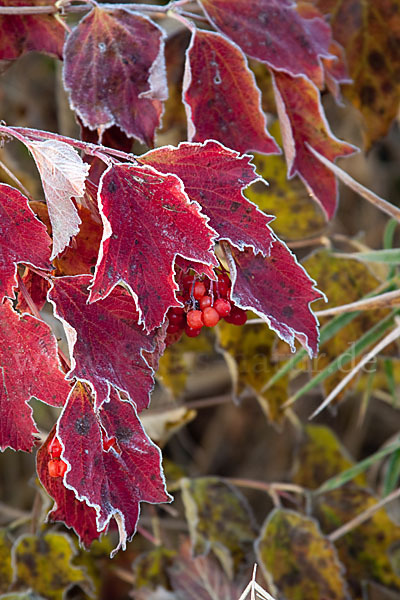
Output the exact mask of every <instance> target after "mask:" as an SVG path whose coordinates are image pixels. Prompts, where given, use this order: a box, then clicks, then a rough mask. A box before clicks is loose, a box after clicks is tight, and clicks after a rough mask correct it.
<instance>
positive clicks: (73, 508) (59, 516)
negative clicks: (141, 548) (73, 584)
mask: <svg viewBox="0 0 400 600" xmlns="http://www.w3.org/2000/svg"><path fill="white" fill-rule="evenodd" d="M55 433H56V428H55V426H54V427H53V429H52V430H51V432H50V433H49V435H48V437H47V440H46V441H45V443H44V444H43V445H42V446H41V447H40V448H39V450H38V452H37V455H36V468H37V474H38V477H39V479H40V482H41V484H42V485H43V487H44V488H45V490H46V492H47V493H48V494H49V495H50V496H51V497H52V498H53V500H54V506H53V508H52V509H51V511H50V512H49V514H48V515H47V520H49V521H62V522H63V523H65V525H66V526H67V527H72V529H73V530H74V531H75V533H76V534H77V535H78V536H79V538H80V541H81V542H82V543H83V544H84V545H85V546H86V547H88V546H90V544H91V543H92V542H93V540H96V539H97V538H99V537H100V535H101V532H100V531H97V526H96V511H95V509H94V508H93V507H91V506H88V505H87V504H86V502H80V501H79V500H77V498H76V497H75V494H74V492H73V491H72V490H70V489H68V488H66V487H65V485H64V483H63V478H62V477H50V475H49V469H48V466H47V465H48V462H49V460H50V458H51V457H50V454H49V446H50V444H51V442H52V441H53V438H54V436H55Z"/></svg>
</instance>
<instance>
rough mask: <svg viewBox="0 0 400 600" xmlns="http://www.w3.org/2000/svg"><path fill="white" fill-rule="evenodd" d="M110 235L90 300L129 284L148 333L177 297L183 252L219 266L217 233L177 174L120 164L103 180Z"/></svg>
mask: <svg viewBox="0 0 400 600" xmlns="http://www.w3.org/2000/svg"><path fill="white" fill-rule="evenodd" d="M99 189H100V198H101V203H102V216H103V222H104V235H103V241H102V245H101V249H100V254H99V260H98V263H97V266H96V272H95V278H94V283H93V288H92V290H91V295H90V301H95V300H99V299H100V298H103V297H105V296H107V295H108V294H109V293H110V291H111V290H112V289H113V287H114V286H115V285H116V284H117V283H119V282H120V281H124V282H125V283H126V284H127V285H128V286H129V287H130V289H131V290H132V292H133V294H134V297H135V299H136V302H137V307H138V310H139V314H140V319H139V324H140V323H142V322H144V323H145V327H146V329H147V331H151V330H152V329H154V328H155V327H158V326H159V325H160V324H161V323H162V322H163V320H164V316H165V313H166V312H167V310H168V308H169V307H170V306H180V304H179V302H178V301H177V300H176V299H175V293H174V292H175V290H176V289H177V285H176V283H175V281H174V279H173V267H174V261H175V257H176V255H177V254H180V255H181V256H184V257H185V258H188V259H189V260H194V261H195V262H203V263H205V264H208V265H215V266H216V265H217V264H218V263H217V260H216V258H215V256H214V254H213V252H212V250H211V248H212V243H213V239H214V232H213V231H212V230H211V229H210V228H209V227H208V225H207V222H206V219H205V217H204V216H203V215H202V214H201V213H200V212H199V207H198V206H197V205H196V204H194V203H190V201H189V199H188V197H187V196H186V194H185V192H184V190H183V185H182V182H181V181H180V180H179V179H178V178H177V177H175V175H162V174H161V173H157V172H156V171H154V170H153V169H152V168H151V167H147V166H144V167H143V166H134V165H131V164H122V163H121V164H118V165H114V166H113V167H110V168H109V169H108V170H107V171H106V173H105V174H104V175H103V176H102V179H101V183H100V188H99Z"/></svg>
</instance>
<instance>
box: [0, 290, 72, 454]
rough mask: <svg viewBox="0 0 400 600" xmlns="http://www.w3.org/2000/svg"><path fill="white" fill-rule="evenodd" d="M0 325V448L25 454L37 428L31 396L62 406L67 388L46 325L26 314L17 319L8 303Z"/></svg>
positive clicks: (0, 311)
mask: <svg viewBox="0 0 400 600" xmlns="http://www.w3.org/2000/svg"><path fill="white" fill-rule="evenodd" d="M0 322H1V329H0V354H1V360H0V364H1V367H0V377H1V379H0V449H1V450H4V448H7V447H10V448H13V449H14V450H25V451H27V452H29V451H30V450H31V449H32V446H33V443H34V434H35V433H37V429H36V427H35V423H34V421H33V418H32V409H31V407H30V406H29V405H28V404H27V402H28V401H29V400H30V398H32V397H33V396H34V397H35V398H38V399H39V400H42V402H45V403H46V404H50V406H63V404H64V403H65V400H66V398H67V395H68V392H69V389H70V387H69V384H68V383H67V382H66V381H65V379H64V374H63V373H62V371H61V370H60V368H59V363H58V360H57V344H56V340H55V338H54V336H53V334H52V333H51V331H50V328H49V327H48V325H46V324H45V323H43V322H42V321H39V320H38V319H36V318H34V317H32V316H30V315H23V316H22V317H19V316H18V315H17V314H16V313H15V312H14V311H13V309H12V308H11V305H10V303H9V302H8V301H6V302H5V303H4V304H2V305H0Z"/></svg>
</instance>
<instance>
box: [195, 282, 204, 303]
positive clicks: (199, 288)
mask: <svg viewBox="0 0 400 600" xmlns="http://www.w3.org/2000/svg"><path fill="white" fill-rule="evenodd" d="M206 291H207V290H206V286H205V285H204V283H203V282H202V281H196V283H195V284H194V288H193V296H194V298H195V299H196V300H200V298H202V297H203V296H204V295H205V293H206Z"/></svg>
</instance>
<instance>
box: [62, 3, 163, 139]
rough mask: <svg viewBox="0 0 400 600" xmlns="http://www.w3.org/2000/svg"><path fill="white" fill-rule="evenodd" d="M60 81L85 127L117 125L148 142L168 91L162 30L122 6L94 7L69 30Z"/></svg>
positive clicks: (105, 127) (101, 127)
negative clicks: (74, 27)
mask: <svg viewBox="0 0 400 600" xmlns="http://www.w3.org/2000/svg"><path fill="white" fill-rule="evenodd" d="M64 61H65V62H64V83H65V87H66V89H67V91H69V94H70V101H71V107H72V108H73V109H74V110H75V111H76V112H77V113H78V115H79V117H80V118H81V119H82V122H83V123H84V125H86V126H87V127H89V128H90V129H100V130H101V131H104V130H105V129H107V128H109V127H111V126H112V125H118V127H119V128H120V129H122V130H123V131H124V132H125V133H126V134H127V135H128V136H130V137H135V138H137V139H138V140H140V141H142V142H144V143H146V144H148V145H152V144H153V139H154V132H155V129H156V128H157V127H158V126H159V124H160V118H161V114H162V103H161V100H165V99H166V98H167V96H168V91H167V84H166V76H165V65H164V39H163V32H162V30H161V29H159V27H158V26H157V25H155V24H154V23H152V21H150V20H149V19H147V18H146V17H143V16H141V15H139V14H136V13H133V12H128V11H127V10H123V9H121V10H113V11H105V10H102V9H101V8H98V7H96V8H94V9H93V10H92V11H91V12H90V13H89V14H88V15H87V16H86V17H85V18H84V19H82V21H81V22H80V23H79V24H78V26H77V27H76V29H74V31H73V32H72V33H71V35H69V37H68V39H67V42H66V45H65V49H64Z"/></svg>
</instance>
